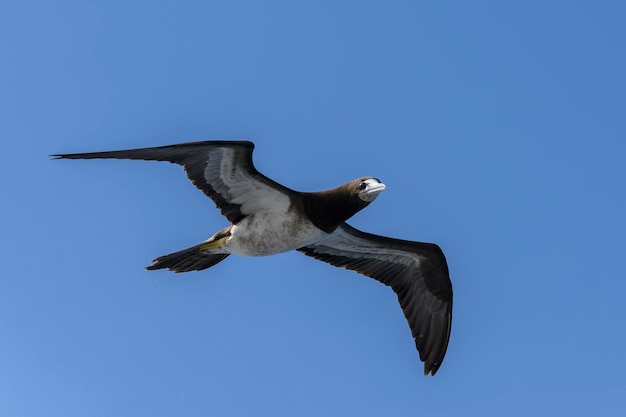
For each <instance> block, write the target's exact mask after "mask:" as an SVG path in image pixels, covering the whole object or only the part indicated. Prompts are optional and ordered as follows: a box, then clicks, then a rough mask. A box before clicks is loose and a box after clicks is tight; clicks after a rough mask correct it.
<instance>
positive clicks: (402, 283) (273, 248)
mask: <svg viewBox="0 0 626 417" xmlns="http://www.w3.org/2000/svg"><path fill="white" fill-rule="evenodd" d="M253 150H254V144H253V143H252V142H250V141H244V140H238V141H234V140H212V141H201V142H188V143H181V144H176V145H168V146H158V147H151V148H140V149H129V150H116V151H106V152H89V153H72V154H55V155H51V157H53V158H54V159H134V160H146V161H167V162H171V163H174V164H178V165H181V166H182V167H183V168H184V170H185V172H186V174H187V177H188V178H189V180H190V181H191V182H192V183H193V184H194V185H195V186H196V187H197V188H198V189H199V190H200V191H202V192H203V193H204V194H206V196H207V197H209V198H210V199H211V200H213V202H214V203H215V205H216V206H217V208H218V209H219V210H220V211H221V213H222V214H223V215H224V216H225V217H226V218H227V219H228V221H229V222H230V225H229V226H228V227H226V228H224V229H222V230H219V231H218V232H217V233H215V234H213V235H212V236H211V237H210V238H209V239H207V240H206V241H204V242H202V243H200V244H197V245H194V246H192V247H189V248H187V249H183V250H181V251H178V252H174V253H171V254H168V255H164V256H159V257H157V258H156V259H154V260H153V261H152V262H153V263H152V264H151V265H150V266H148V267H147V268H146V269H148V270H158V269H168V270H170V271H173V272H177V273H178V272H188V271H200V270H204V269H207V268H210V267H212V266H214V265H215V264H217V263H218V262H221V261H223V260H224V259H225V258H227V257H228V256H230V255H231V254H236V255H243V256H268V255H274V254H278V253H283V252H287V251H291V250H296V251H299V252H301V253H303V254H305V255H307V256H310V257H312V258H315V259H317V260H320V261H323V262H326V263H328V264H330V265H333V266H336V267H339V268H344V269H348V270H353V271H356V272H357V273H359V274H362V275H364V276H366V277H370V278H373V279H375V280H377V281H379V282H381V283H383V284H384V285H386V286H389V287H391V289H392V290H393V291H394V292H395V294H396V295H397V297H398V301H399V303H400V307H401V308H402V311H403V313H404V316H405V318H406V320H407V321H408V324H409V327H410V330H411V333H412V336H413V338H414V340H415V346H416V348H417V351H418V353H419V357H420V360H421V361H422V362H423V363H424V375H428V374H429V373H430V374H431V375H435V373H436V372H437V370H438V369H439V367H440V366H441V363H442V361H443V359H444V356H445V354H446V350H447V348H448V342H449V340H450V330H451V326H452V283H451V281H450V275H449V271H448V265H447V262H446V258H445V256H444V254H443V251H442V250H441V248H440V247H439V246H438V245H436V244H434V243H423V242H414V241H409V240H401V239H395V238H390V237H385V236H379V235H375V234H371V233H367V232H363V231H360V230H358V229H356V228H354V227H352V226H350V225H349V224H348V223H346V221H347V220H348V219H350V218H351V217H352V216H353V215H354V214H356V213H357V212H359V211H360V210H362V209H364V208H365V207H367V206H368V205H369V204H370V203H371V202H372V201H374V200H375V199H376V197H377V196H378V195H379V194H380V193H381V192H382V191H383V190H385V188H386V186H385V184H383V183H382V182H381V181H380V180H378V179H377V178H375V177H360V178H357V179H355V180H352V181H350V182H347V183H345V184H343V185H340V186H338V187H336V188H333V189H329V190H325V191H317V192H301V191H294V190H292V189H290V188H287V187H286V186H284V185H282V184H279V183H277V182H275V181H273V180H271V179H270V178H268V177H266V176H265V175H263V174H261V173H260V172H259V171H257V169H256V168H255V166H254V164H253V161H252V153H253ZM402 211H403V212H405V213H406V208H404V209H402ZM407 217H408V219H407V221H411V222H412V221H414V219H412V218H410V216H407Z"/></svg>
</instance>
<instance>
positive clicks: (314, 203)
mask: <svg viewBox="0 0 626 417" xmlns="http://www.w3.org/2000/svg"><path fill="white" fill-rule="evenodd" d="M368 178H371V177H363V178H358V179H356V180H354V181H350V182H348V183H346V184H343V185H340V186H339V187H337V188H333V189H332V190H326V191H318V192H312V193H302V203H303V206H304V207H303V208H304V212H305V213H306V214H307V216H308V217H309V218H310V219H311V222H313V224H314V225H315V226H317V227H319V228H320V229H321V230H323V231H325V232H326V233H332V232H333V231H334V230H335V229H336V228H337V227H339V225H340V224H342V223H343V222H345V221H346V220H348V219H349V218H350V217H352V216H354V215H355V214H356V213H357V212H359V211H361V210H362V209H364V208H365V207H367V206H368V205H369V202H366V201H363V200H362V199H361V198H360V197H359V191H360V190H359V186H360V184H361V182H362V181H363V180H365V179H368Z"/></svg>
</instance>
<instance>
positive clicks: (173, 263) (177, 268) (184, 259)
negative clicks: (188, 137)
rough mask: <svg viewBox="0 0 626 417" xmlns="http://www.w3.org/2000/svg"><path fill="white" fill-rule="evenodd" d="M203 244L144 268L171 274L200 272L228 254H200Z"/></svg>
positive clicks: (157, 259)
mask: <svg viewBox="0 0 626 417" xmlns="http://www.w3.org/2000/svg"><path fill="white" fill-rule="evenodd" d="M202 245H204V243H200V244H199V245H196V246H192V247H190V248H187V249H183V250H181V251H178V252H174V253H170V254H169V255H163V256H159V257H158V258H156V259H155V260H154V261H152V262H153V264H152V265H150V266H148V267H146V269H148V270H150V271H154V270H156V269H165V268H167V269H169V270H170V271H173V272H189V271H202V270H203V269H207V268H210V267H212V266H213V265H215V264H217V263H218V262H221V261H223V260H224V259H225V258H226V257H227V256H228V255H230V254H228V253H217V254H207V253H203V252H200V247H201V246H202Z"/></svg>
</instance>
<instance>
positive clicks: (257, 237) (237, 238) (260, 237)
mask: <svg viewBox="0 0 626 417" xmlns="http://www.w3.org/2000/svg"><path fill="white" fill-rule="evenodd" d="M230 232H231V236H230V237H229V238H228V240H227V241H226V244H225V245H224V249H226V250H227V251H228V252H229V253H235V254H237V255H244V256H266V255H274V254H277V253H282V252H287V251H290V250H293V249H297V248H300V247H302V246H306V245H308V244H311V243H313V242H316V241H317V240H319V239H320V238H322V237H323V236H324V235H326V233H324V232H323V231H321V230H320V229H318V228H317V227H315V226H314V225H313V223H311V222H310V221H308V220H305V219H302V218H301V217H298V216H296V215H295V214H294V213H293V212H291V211H290V212H288V213H286V214H282V215H279V216H277V215H276V214H273V213H267V212H260V213H256V214H253V215H250V216H247V217H245V218H244V219H243V220H241V221H240V222H239V223H238V224H237V225H235V226H233V228H232V229H231V231H230Z"/></svg>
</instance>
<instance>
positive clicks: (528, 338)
mask: <svg viewBox="0 0 626 417" xmlns="http://www.w3.org/2000/svg"><path fill="white" fill-rule="evenodd" d="M625 21H626V3H624V2H621V1H597V2H591V1H589V2H583V1H524V2H502V1H477V2H468V1H447V2H424V1H375V2H374V1H315V2H295V1H264V2H261V1H195V2H188V1H156V2H155V1H131V2H129V1H123V2H122V1H56V2H49V1H22V2H18V1H12V2H11V1H8V2H2V3H1V4H0V54H1V63H0V139H1V140H2V164H1V165H0V170H1V172H0V175H1V178H2V204H1V209H0V210H1V214H2V215H1V216H0V227H1V235H2V239H0V260H1V263H2V272H1V273H0V274H1V278H0V415H2V416H15V417H17V416H29V417H30V416H64V417H71V416H81V417H83V416H253V415H264V416H325V415H355V416H381V415H420V416H457V415H465V416H484V415H508V416H527V415H568V416H576V415H585V416H587V415H626V401H625V400H624V398H626V379H625V378H624V373H625V372H626V354H625V352H626V325H625V324H624V319H625V318H626V306H625V304H624V299H625V296H626V284H625V278H626V277H625V274H624V266H623V265H624V258H625V256H626V255H625V253H624V249H625V248H626V244H625V238H624V236H625V234H626V222H625V220H624V214H625V213H626V198H625V190H626V168H625V166H626V82H625V74H626V56H625V55H626V54H625V49H624V42H625V40H626V25H625V24H624V22H625ZM206 139H249V140H252V141H254V142H255V143H256V150H255V162H256V166H257V168H258V169H259V170H260V171H261V172H263V173H265V174H266V175H268V176H269V177H271V178H273V179H275V180H277V181H279V182H281V183H284V184H285V185H287V186H289V187H291V188H294V189H298V190H320V189H327V188H332V187H334V186H336V185H338V184H341V183H343V182H345V181H348V180H351V179H353V178H356V177H358V176H363V175H372V176H376V177H378V178H380V179H381V180H382V181H383V182H385V183H386V184H387V186H388V188H387V190H386V191H385V192H384V193H383V194H381V195H380V196H379V198H378V199H377V200H376V202H375V203H374V204H372V205H370V206H369V207H368V208H367V209H366V210H364V211H363V212H361V213H359V214H357V215H356V216H355V217H354V218H353V219H352V220H351V221H350V223H351V224H352V225H353V226H355V227H357V228H360V229H363V230H366V231H369V232H373V233H378V234H383V235H387V236H392V237H397V238H403V239H411V240H419V241H427V242H435V243H438V244H439V245H440V246H441V247H442V248H443V250H444V252H445V254H446V256H447V259H448V264H449V266H450V271H451V277H452V281H453V285H454V295H455V299H454V318H453V326H452V337H451V340H450V345H449V348H448V353H447V356H446V358H445V360H444V362H443V365H442V367H441V369H440V370H439V372H438V374H437V375H436V376H434V377H430V376H429V377H424V376H423V375H422V364H421V362H419V359H418V356H417V352H416V351H415V347H414V343H413V340H412V338H411V336H410V333H409V328H408V326H407V324H406V321H405V319H404V317H403V315H402V312H401V310H400V308H399V306H398V304H397V300H396V298H395V295H394V294H393V292H392V291H391V290H390V289H389V288H386V287H384V286H383V285H381V284H379V283H377V282H376V281H374V280H371V279H368V278H364V277H362V276H360V275H358V274H356V273H354V272H351V271H346V270H342V269H337V268H333V267H331V266H329V265H326V264H324V263H321V262H318V261H315V260H313V259H311V258H308V257H305V256H303V255H301V254H299V253H295V252H294V253H286V254H282V255H277V256H273V257H267V258H241V257H230V258H229V259H227V260H226V261H225V262H223V263H221V264H219V265H217V266H215V267H214V268H212V269H209V270H206V271H203V272H199V273H188V274H181V275H174V274H172V273H169V272H164V271H156V272H147V271H145V270H144V267H145V266H147V265H149V264H150V261H151V260H152V259H153V258H155V257H156V256H159V255H163V254H166V253H170V252H172V251H176V250H179V249H183V248H185V247H188V246H191V245H193V244H196V243H198V242H200V241H202V240H204V239H206V238H207V237H209V236H210V235H211V234H212V233H213V232H215V231H217V230H219V229H220V228H222V227H224V226H225V225H226V224H227V223H226V220H225V219H224V218H223V217H222V216H221V215H220V214H219V212H218V211H217V210H216V209H215V207H214V205H213V203H212V202H211V201H210V200H208V199H207V198H205V197H204V195H203V194H202V193H200V192H199V191H197V190H196V189H195V188H194V187H193V186H192V185H191V184H190V183H189V182H188V181H187V179H186V177H185V175H184V174H183V172H182V170H181V169H180V167H177V166H174V165H171V164H167V163H155V162H138V161H51V160H50V159H49V157H48V156H47V155H49V154H52V153H64V152H65V153H68V152H86V151H100V150H113V149H125V148H135V147H144V146H157V145H168V144H173V143H178V142H185V141H195V140H206Z"/></svg>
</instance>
